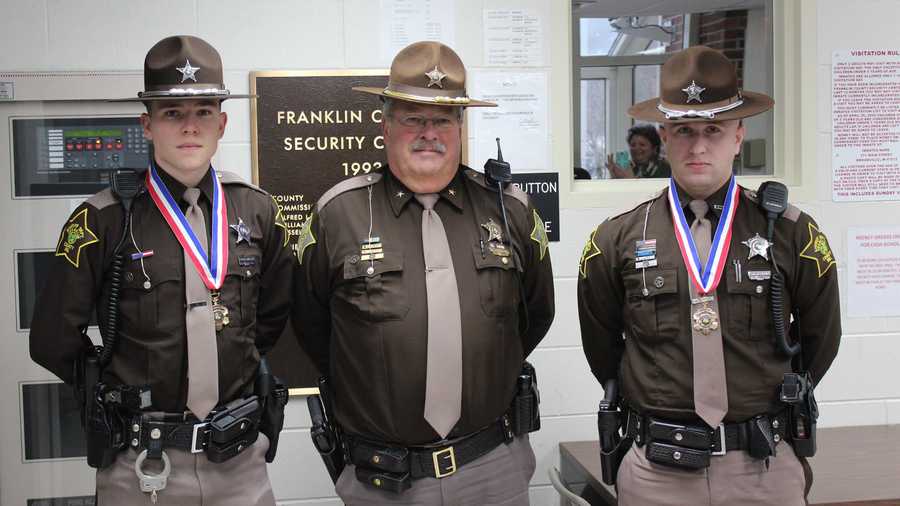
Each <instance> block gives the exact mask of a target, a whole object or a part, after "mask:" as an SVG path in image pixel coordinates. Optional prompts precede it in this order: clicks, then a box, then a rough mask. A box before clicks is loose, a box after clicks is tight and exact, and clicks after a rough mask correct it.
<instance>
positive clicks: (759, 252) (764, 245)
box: [741, 233, 772, 260]
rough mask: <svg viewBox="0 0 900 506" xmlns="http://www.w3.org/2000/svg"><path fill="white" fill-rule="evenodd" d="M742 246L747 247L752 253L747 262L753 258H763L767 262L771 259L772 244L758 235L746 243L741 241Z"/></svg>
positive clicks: (754, 235)
mask: <svg viewBox="0 0 900 506" xmlns="http://www.w3.org/2000/svg"><path fill="white" fill-rule="evenodd" d="M741 244H743V245H744V246H747V248H749V249H750V253H749V254H748V255H747V260H750V259H751V258H753V257H756V256H760V257H763V258H764V259H766V260H768V259H769V246H771V245H772V244H771V243H770V242H769V241H767V240H766V239H765V238H764V237H762V236H761V235H759V234H758V233H756V234H753V237H751V238H749V239H747V240H746V241H741Z"/></svg>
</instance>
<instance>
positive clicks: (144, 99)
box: [107, 95, 257, 102]
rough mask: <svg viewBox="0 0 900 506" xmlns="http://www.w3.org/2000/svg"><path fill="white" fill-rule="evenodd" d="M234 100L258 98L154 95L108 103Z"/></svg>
mask: <svg viewBox="0 0 900 506" xmlns="http://www.w3.org/2000/svg"><path fill="white" fill-rule="evenodd" d="M232 98H257V95H227V96H222V95H163V96H160V95H154V96H152V97H132V98H110V99H108V100H107V102H159V101H160V100H229V99H232Z"/></svg>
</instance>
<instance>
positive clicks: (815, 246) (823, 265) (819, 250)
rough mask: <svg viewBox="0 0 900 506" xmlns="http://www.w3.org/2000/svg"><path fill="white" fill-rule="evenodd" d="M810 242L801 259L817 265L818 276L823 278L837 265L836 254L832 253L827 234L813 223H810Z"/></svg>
mask: <svg viewBox="0 0 900 506" xmlns="http://www.w3.org/2000/svg"><path fill="white" fill-rule="evenodd" d="M808 225H809V242H808V243H806V246H804V247H803V251H801V252H800V258H805V259H807V260H811V261H813V262H815V263H816V270H817V272H818V276H819V277H820V278H821V277H822V276H824V275H825V273H827V272H828V269H830V268H831V266H832V265H836V264H837V262H835V260H834V253H832V252H831V246H829V245H828V239H826V238H825V234H823V233H822V232H820V231H819V228H818V227H816V225H815V224H814V223H813V222H811V221H810V222H809V224H808Z"/></svg>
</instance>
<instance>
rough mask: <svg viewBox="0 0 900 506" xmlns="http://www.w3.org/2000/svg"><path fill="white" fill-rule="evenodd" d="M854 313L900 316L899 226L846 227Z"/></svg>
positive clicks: (849, 300) (850, 302)
mask: <svg viewBox="0 0 900 506" xmlns="http://www.w3.org/2000/svg"><path fill="white" fill-rule="evenodd" d="M847 247H848V249H847V253H848V255H847V256H848V258H847V263H848V265H849V267H850V272H849V283H848V284H849V285H850V293H849V294H848V296H847V313H848V316H851V317H859V318H867V317H874V316H900V304H898V303H897V301H898V300H900V227H865V228H851V229H849V230H848V231H847Z"/></svg>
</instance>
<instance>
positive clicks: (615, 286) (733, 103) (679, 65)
mask: <svg viewBox="0 0 900 506" xmlns="http://www.w3.org/2000/svg"><path fill="white" fill-rule="evenodd" d="M771 106H772V100H771V99H770V98H769V97H767V96H765V95H763V94H758V93H752V92H748V91H741V90H739V89H738V87H737V78H736V76H735V72H734V67H733V65H732V64H731V62H729V61H728V59H727V58H726V57H725V56H724V55H722V54H721V53H719V52H718V51H715V50H712V49H709V48H706V47H702V46H697V47H692V48H689V49H686V50H684V51H682V52H680V53H677V54H675V55H673V56H672V57H671V58H670V59H669V60H668V61H667V62H666V64H665V65H663V68H662V72H661V80H660V97H658V98H654V99H652V100H649V101H646V102H642V103H639V104H635V105H634V106H633V107H632V108H631V109H630V110H629V114H630V115H631V116H633V117H635V118H637V119H640V120H644V121H650V122H658V123H661V126H660V128H659V131H660V135H661V137H662V140H663V142H665V144H666V149H667V154H668V158H669V161H670V162H671V165H672V179H671V180H670V187H669V188H668V189H666V190H664V191H663V192H661V194H660V195H659V196H657V197H656V198H654V199H652V200H649V201H647V202H644V203H642V204H640V205H639V206H637V207H636V208H634V209H633V210H631V211H629V212H626V213H624V214H622V215H619V216H616V217H614V218H611V219H609V220H607V221H606V222H604V223H603V224H601V225H600V226H599V227H597V229H596V230H595V231H594V232H593V233H592V234H591V235H590V237H589V239H588V243H587V245H586V246H585V248H584V253H583V256H582V258H581V265H580V275H579V283H578V309H579V318H580V320H581V333H582V341H583V344H584V352H585V355H586V356H587V359H588V362H589V363H590V366H591V370H592V371H593V373H594V375H595V376H596V377H597V379H598V380H599V381H600V382H601V384H604V385H606V384H607V382H608V381H609V380H618V386H619V388H620V390H621V397H622V400H623V403H624V405H623V418H624V419H625V421H624V426H625V434H626V442H627V441H633V442H634V444H633V445H632V447H631V449H630V451H628V453H627V454H625V456H624V460H623V461H622V462H621V467H620V468H619V470H618V476H617V485H618V498H619V504H620V505H623V506H627V505H685V504H692V505H699V504H705V505H729V506H731V505H736V504H767V505H769V504H778V505H802V504H805V498H804V487H807V486H808V485H809V481H808V479H806V478H805V477H804V469H803V467H802V464H801V462H800V461H799V460H798V457H797V456H796V455H795V449H796V450H797V451H796V454H799V455H801V456H804V455H809V454H810V453H811V452H810V446H811V445H810V440H809V439H808V438H809V437H810V434H809V431H810V429H811V428H812V427H811V426H810V423H811V422H812V421H814V417H812V416H807V418H806V419H803V416H802V412H803V409H802V408H804V406H807V405H806V404H804V401H808V400H809V399H808V398H807V397H805V396H803V395H799V397H800V398H801V399H800V400H799V401H798V402H796V403H794V404H790V405H789V404H786V403H784V402H782V401H781V400H780V399H779V394H780V393H781V394H785V396H786V397H785V398H786V399H788V400H790V399H791V397H792V394H794V393H796V392H791V390H790V389H791V387H792V386H796V384H795V383H794V381H793V380H796V379H797V378H798V377H797V376H791V375H790V374H789V375H788V376H787V377H786V376H785V373H791V372H792V357H791V355H790V353H793V352H795V351H796V347H797V346H798V345H799V346H802V351H801V352H800V353H799V354H798V355H795V356H793V362H794V366H795V367H796V369H793V370H796V371H808V373H809V375H810V377H811V380H812V381H811V384H814V383H818V382H819V381H820V380H821V378H822V376H823V375H824V374H825V372H826V371H827V370H828V367H829V366H830V364H831V362H832V360H833V359H834V357H835V355H836V353H837V349H838V342H839V339H840V336H841V321H840V310H839V299H838V285H837V272H836V271H837V268H836V267H835V259H834V256H833V255H832V252H831V249H830V248H829V246H828V241H827V240H826V239H825V236H824V235H823V234H822V232H821V231H820V230H819V228H818V225H817V224H816V222H815V221H814V220H813V219H812V218H811V217H810V216H808V215H807V214H805V213H803V212H801V211H800V210H799V209H797V208H795V207H793V206H790V205H787V208H786V210H784V212H783V214H782V215H781V216H780V217H779V218H777V219H775V220H774V221H773V224H774V231H773V232H774V234H773V235H769V233H768V228H769V226H770V224H769V221H768V218H767V216H768V215H767V212H766V211H765V210H763V208H762V206H763V204H765V205H767V206H768V205H770V204H771V203H772V201H774V200H775V199H772V198H769V199H768V201H767V202H765V203H763V202H760V200H761V196H757V194H756V192H752V191H748V190H746V189H743V188H741V187H739V186H737V185H736V184H735V182H734V178H733V176H732V162H733V159H734V157H735V156H736V155H737V154H738V153H739V152H740V149H741V142H742V140H743V137H744V127H743V124H742V123H741V119H742V118H745V117H748V116H752V115H754V114H759V113H761V112H763V111H766V110H768V109H769V108H770V107H771ZM767 195H768V194H767ZM776 215H777V213H776ZM773 218H774V216H773ZM773 292H774V293H773ZM776 306H777V307H776ZM773 314H780V315H781V316H782V317H783V321H782V323H784V322H790V317H791V315H793V318H794V325H795V329H794V330H795V331H798V332H792V336H794V335H796V336H799V338H797V339H796V342H792V341H791V340H789V339H784V340H782V339H780V338H779V337H778V336H777V334H779V333H780V331H779V327H780V325H779V324H776V323H773V320H777V318H775V317H773ZM781 335H782V337H783V336H784V334H783V332H782V333H781ZM779 342H781V344H778V343H779ZM789 351H790V353H789ZM800 378H803V377H800ZM810 386H811V385H810ZM794 397H797V396H794ZM602 411H603V410H602V409H601V421H602V420H603V414H602ZM811 411H814V410H811Z"/></svg>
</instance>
